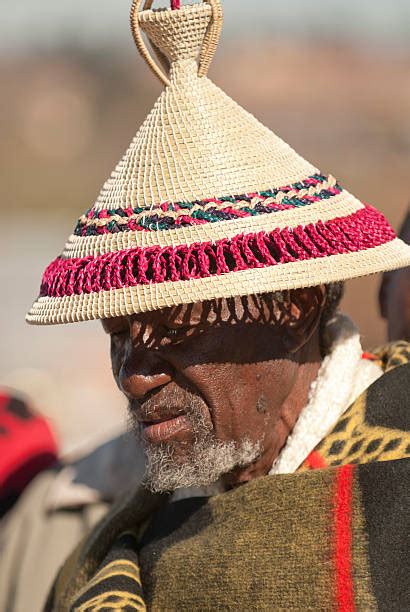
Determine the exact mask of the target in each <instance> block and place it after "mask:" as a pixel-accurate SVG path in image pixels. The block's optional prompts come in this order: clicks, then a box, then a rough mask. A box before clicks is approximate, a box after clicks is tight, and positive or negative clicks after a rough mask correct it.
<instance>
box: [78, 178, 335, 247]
mask: <svg viewBox="0 0 410 612" xmlns="http://www.w3.org/2000/svg"><path fill="white" fill-rule="evenodd" d="M341 191H342V188H341V187H340V186H339V185H338V184H337V182H336V179H335V178H333V177H332V176H327V177H326V176H324V175H321V174H315V175H313V176H311V177H309V178H308V179H306V180H304V181H301V182H298V183H294V184H293V185H289V186H287V187H281V188H280V189H271V190H267V191H262V192H258V193H248V194H244V195H239V196H226V197H222V198H208V199H205V200H200V201H199V200H197V201H195V202H175V203H170V202H164V203H162V204H159V205H157V206H153V207H151V208H146V207H136V208H131V207H127V208H115V209H97V208H91V209H90V210H88V211H87V213H86V214H85V215H83V216H82V217H80V219H79V221H78V223H77V226H76V228H75V230H74V234H75V235H76V236H83V237H88V236H98V235H101V234H115V233H118V232H129V231H163V230H170V229H176V228H179V227H188V226H192V225H201V224H205V223H217V222H219V221H231V220H233V219H240V218H244V217H253V216H257V215H263V214H271V213H275V212H279V211H283V210H291V209H294V208H301V207H304V206H309V205H311V204H313V203H315V202H320V201H322V200H325V199H329V198H331V197H333V196H335V195H338V194H339V193H341Z"/></svg>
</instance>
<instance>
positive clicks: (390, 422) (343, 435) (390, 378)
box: [316, 342, 410, 466]
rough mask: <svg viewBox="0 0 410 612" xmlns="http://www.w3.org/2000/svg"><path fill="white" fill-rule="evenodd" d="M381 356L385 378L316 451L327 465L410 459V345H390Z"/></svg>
mask: <svg viewBox="0 0 410 612" xmlns="http://www.w3.org/2000/svg"><path fill="white" fill-rule="evenodd" d="M380 355H381V353H379V355H378V357H379V359H380V360H382V359H383V369H384V374H383V375H382V376H381V377H380V378H379V379H378V380H376V381H375V382H374V383H373V384H372V385H370V387H369V388H368V389H366V391H364V392H363V393H362V394H361V395H360V396H359V397H358V398H357V399H356V401H355V402H354V403H353V404H352V405H351V406H350V408H349V409H348V410H347V411H346V412H345V413H344V414H343V415H342V417H341V418H340V419H339V421H338V423H337V424H336V425H335V427H334V428H333V430H332V431H331V432H330V433H329V435H328V436H326V438H325V439H324V440H323V441H322V442H321V443H320V444H319V446H318V447H317V449H316V451H317V452H318V453H320V456H321V457H322V459H323V461H324V463H325V464H326V465H329V466H339V465H344V464H347V463H352V464H360V463H373V462H376V461H391V460H395V459H404V458H407V457H410V409H409V408H410V363H409V358H410V345H409V344H407V343H405V342H403V343H398V344H396V345H389V347H384V353H383V357H381V356H380Z"/></svg>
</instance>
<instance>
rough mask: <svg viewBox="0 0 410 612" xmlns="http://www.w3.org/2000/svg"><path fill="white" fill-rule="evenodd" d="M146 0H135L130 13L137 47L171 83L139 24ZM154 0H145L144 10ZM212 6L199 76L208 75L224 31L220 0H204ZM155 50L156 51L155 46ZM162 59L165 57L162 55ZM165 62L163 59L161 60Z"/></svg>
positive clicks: (168, 82)
mask: <svg viewBox="0 0 410 612" xmlns="http://www.w3.org/2000/svg"><path fill="white" fill-rule="evenodd" d="M143 1H144V0H133V3H132V6H131V14H130V24H131V32H132V36H133V38H134V42H135V44H136V47H137V49H138V51H139V53H140V54H141V56H142V57H143V59H144V60H145V61H146V63H147V64H148V66H149V68H150V69H151V71H152V72H153V73H154V74H155V75H156V76H157V77H158V78H159V80H160V81H161V82H162V83H163V84H164V85H165V86H168V85H170V80H169V78H168V76H167V75H166V74H165V72H164V71H163V70H162V68H160V66H159V65H158V64H157V63H156V62H155V60H154V58H153V57H152V55H151V53H150V52H149V50H148V48H147V45H146V44H145V41H144V39H143V37H142V33H141V27H140V24H139V19H138V13H139V11H140V8H141V5H142V3H143ZM153 2H154V0H145V4H144V8H143V10H149V9H150V8H151V6H152V4H153ZM203 2H207V3H208V4H210V5H211V7H212V19H211V22H210V24H209V28H208V31H207V33H206V35H205V39H204V44H203V47H202V49H201V53H200V55H199V69H198V76H199V77H204V76H206V75H207V73H208V70H209V66H210V65H211V62H212V59H213V57H214V55H215V51H216V48H217V46H218V41H219V38H220V35H221V31H222V24H223V12H222V6H221V2H220V0H203ZM154 51H156V49H155V47H154ZM160 59H161V60H162V59H163V58H162V57H160ZM161 63H163V61H161Z"/></svg>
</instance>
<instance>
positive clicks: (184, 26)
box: [28, 0, 410, 611]
mask: <svg viewBox="0 0 410 612" xmlns="http://www.w3.org/2000/svg"><path fill="white" fill-rule="evenodd" d="M150 4H151V3H150V2H149V1H148V2H147V3H146V8H148V9H149V7H150ZM172 4H173V6H172V9H173V10H160V11H153V10H144V11H142V12H139V8H140V5H141V0H135V2H134V4H133V10H132V15H131V24H132V28H133V34H134V38H135V40H136V43H137V45H138V48H139V50H140V51H141V53H142V55H143V57H144V58H145V59H146V61H147V62H148V64H149V66H150V67H151V68H152V70H153V71H154V72H155V73H156V74H157V75H158V76H159V77H160V79H161V80H162V81H163V83H164V84H165V90H164V92H163V93H162V94H161V96H160V98H159V99H158V101H157V102H156V104H155V106H154V108H153V110H152V112H151V113H150V115H149V116H148V118H147V120H146V121H145V122H144V124H143V126H142V127H141V129H140V130H139V132H138V133H137V135H136V137H135V138H134V140H133V141H132V143H131V145H130V147H129V149H128V150H127V152H126V153H125V155H124V157H123V159H122V160H121V162H120V163H119V164H118V166H117V168H116V170H115V171H114V172H113V174H112V176H111V178H110V179H109V180H108V181H107V182H106V184H105V185H104V188H103V190H102V192H101V194H100V196H99V198H98V200H97V202H96V203H95V205H94V206H93V207H92V208H91V209H90V210H88V211H87V213H86V214H85V215H83V216H82V217H81V218H80V219H79V221H78V224H77V226H76V228H75V231H74V234H73V236H71V237H70V239H69V241H68V243H67V244H66V247H65V249H64V252H63V254H62V255H61V256H60V257H59V258H57V259H56V260H55V261H54V262H53V263H52V264H50V266H49V267H48V268H47V270H46V272H45V273H44V276H43V281H42V285H41V291H40V296H39V298H38V300H37V301H36V302H35V304H34V305H33V307H32V309H31V311H30V313H29V314H28V320H29V322H31V323H37V324H50V323H67V322H73V321H82V320H88V319H95V318H99V319H102V323H103V327H104V329H105V331H106V333H107V334H109V336H110V338H111V357H112V366H113V372H114V377H115V379H116V382H117V384H118V386H119V388H120V389H121V390H122V392H123V393H124V394H125V395H126V397H127V398H128V401H129V412H130V423H131V429H132V430H133V431H135V434H136V437H137V438H140V437H141V438H142V441H143V444H144V447H145V452H146V459H147V461H146V464H147V469H146V476H145V479H144V482H143V484H142V486H141V488H139V489H138V490H137V491H136V492H132V491H130V493H129V495H128V496H127V498H126V499H124V500H123V501H122V502H121V503H120V504H119V505H118V506H117V507H115V508H114V509H113V511H112V512H111V513H110V514H109V515H108V516H107V517H106V518H105V519H104V520H103V521H102V522H101V523H100V524H99V525H98V526H97V527H96V528H95V529H94V530H93V531H92V532H91V534H90V535H89V537H87V538H86V539H85V540H84V541H83V542H82V543H81V544H80V545H79V547H78V548H77V549H76V550H75V551H74V553H73V554H72V555H71V557H70V558H69V559H68V561H67V562H66V564H65V565H64V567H63V568H62V569H61V571H60V572H59V574H58V576H57V579H56V581H55V584H54V587H53V589H52V592H51V593H50V596H49V600H48V604H47V609H48V610H58V611H60V610H83V611H85V610H97V609H99V610H101V609H107V608H115V609H120V610H144V609H146V608H149V609H152V610H193V609H197V610H211V609H212V610H214V609H215V610H229V609H244V610H249V609H267V610H278V609H282V610H288V609H293V610H305V609H313V610H334V609H338V610H354V609H356V608H357V609H361V610H376V609H381V610H404V609H408V608H409V606H410V601H409V589H408V562H409V555H408V550H407V548H406V546H405V539H404V518H405V515H406V511H408V499H406V496H408V493H407V488H406V486H405V479H406V478H407V474H408V461H406V458H407V459H408V457H409V456H410V435H409V433H408V429H409V428H408V424H409V423H408V421H409V417H408V409H407V406H408V393H409V370H410V367H409V366H408V365H406V364H407V362H408V349H407V345H404V346H403V345H400V346H399V349H398V350H396V347H395V346H390V347H387V348H385V349H383V350H381V351H380V352H379V353H378V354H375V355H366V354H364V353H363V350H362V348H361V345H360V337H359V333H358V332H357V330H356V329H355V327H354V325H353V323H351V321H349V319H347V318H346V317H343V316H342V315H340V314H338V312H337V309H338V305H339V302H340V298H341V295H342V281H344V280H346V279H348V278H353V277H359V276H363V275H365V274H371V273H374V272H378V271H381V270H389V269H394V268H397V267H401V266H405V265H408V264H409V263H410V249H409V247H408V246H406V245H405V244H404V243H403V242H402V241H400V240H399V239H397V238H396V236H395V234H394V232H393V230H392V229H391V227H390V226H389V224H388V223H387V221H386V220H385V218H384V217H383V216H382V215H381V214H380V213H379V212H377V211H376V210H375V209H373V208H372V207H370V206H365V205H363V204H361V203H360V202H359V201H358V200H357V199H356V198H354V197H353V196H352V195H351V194H350V193H348V192H347V191H346V190H345V189H343V188H342V187H341V186H340V185H339V184H338V182H337V181H336V180H335V179H333V178H332V177H331V176H330V175H323V174H321V173H320V172H319V171H318V170H317V169H316V168H315V167H314V166H312V165H311V164H309V163H308V162H307V161H305V160H304V159H302V158H301V157H300V156H299V155H297V154H296V153H295V152H294V151H293V150H292V149H291V148H290V147H289V146H288V145H286V144H285V143H284V142H283V141H282V140H280V139H279V138H278V137H277V136H276V135H274V134H273V133H272V132H270V131H269V130H268V129H267V128H265V127H264V126H262V125H261V124H260V123H259V122H258V121H257V120H256V119H254V118H253V117H252V116H251V115H249V113H247V112H246V111H244V110H243V109H241V108H240V107H239V106H238V105H236V104H235V103H234V102H233V101H232V100H230V98H228V97H227V96H226V95H225V94H224V93H223V92H222V91H221V90H220V89H218V88H217V87H216V86H215V85H213V83H212V82H211V81H210V80H209V79H208V78H207V77H206V73H207V69H208V67H209V64H210V61H211V59H212V55H213V53H214V51H215V48H216V43H217V40H218V37H219V33H220V29H221V23H222V14H221V10H220V4H219V1H218V0H209V2H204V3H202V4H195V5H191V6H186V7H180V6H179V3H178V2H173V3H172ZM141 30H143V31H144V32H145V34H146V35H147V36H148V37H149V39H150V41H151V43H152V47H153V49H154V51H155V52H156V54H157V56H158V58H159V59H160V60H161V66H162V67H160V66H159V65H157V64H156V63H155V61H154V59H153V58H152V57H151V56H150V55H149V53H148V50H147V48H146V47H145V44H144V41H143V38H142V36H141ZM235 194H239V195H235ZM397 366H402V367H397Z"/></svg>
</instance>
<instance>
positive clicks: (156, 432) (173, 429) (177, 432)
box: [142, 414, 192, 444]
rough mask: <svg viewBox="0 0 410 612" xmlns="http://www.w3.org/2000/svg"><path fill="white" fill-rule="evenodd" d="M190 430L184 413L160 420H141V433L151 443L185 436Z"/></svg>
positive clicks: (189, 424)
mask: <svg viewBox="0 0 410 612" xmlns="http://www.w3.org/2000/svg"><path fill="white" fill-rule="evenodd" d="M191 432H192V426H191V423H190V421H189V419H188V417H187V415H186V414H180V415H177V416H174V417H169V418H166V419H162V420H150V421H142V435H143V437H144V439H145V440H146V441H147V442H151V443H152V444H160V443H161V442H169V441H171V440H175V439H178V438H179V439H181V438H186V435H187V434H188V435H189V434H190V433H191Z"/></svg>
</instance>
